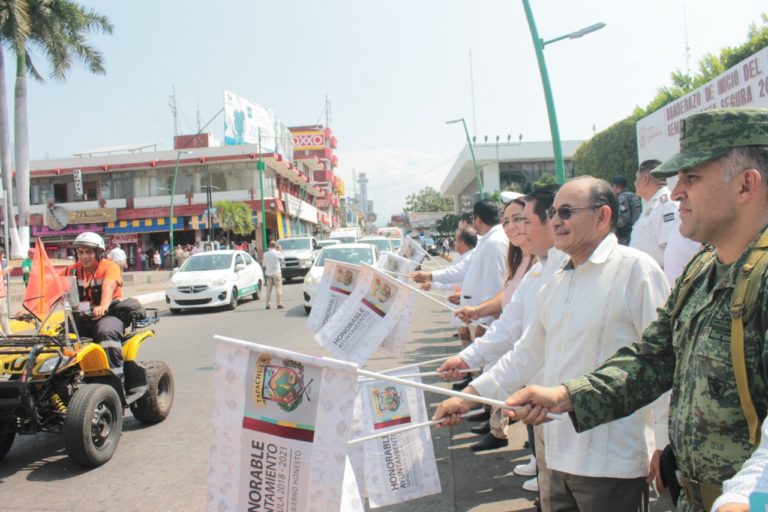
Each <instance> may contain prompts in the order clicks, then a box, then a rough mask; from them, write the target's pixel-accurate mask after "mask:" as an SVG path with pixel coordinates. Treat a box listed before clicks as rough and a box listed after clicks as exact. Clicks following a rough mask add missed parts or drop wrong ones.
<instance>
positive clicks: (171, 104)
mask: <svg viewBox="0 0 768 512" xmlns="http://www.w3.org/2000/svg"><path fill="white" fill-rule="evenodd" d="M168 106H169V107H170V108H171V114H173V136H174V137H177V136H178V135H179V109H178V108H177V107H176V86H175V85H172V86H171V95H170V96H169V97H168Z"/></svg>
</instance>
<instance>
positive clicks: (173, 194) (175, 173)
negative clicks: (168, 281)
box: [168, 151, 192, 269]
mask: <svg viewBox="0 0 768 512" xmlns="http://www.w3.org/2000/svg"><path fill="white" fill-rule="evenodd" d="M189 153H192V151H179V152H178V153H177V154H176V167H174V168H173V181H172V182H171V212H170V217H169V219H168V221H169V224H170V236H169V237H168V238H169V240H170V242H171V269H173V268H174V267H175V265H176V262H175V258H176V254H175V248H176V245H174V243H173V199H174V197H176V178H178V176H179V162H180V161H181V155H183V154H189Z"/></svg>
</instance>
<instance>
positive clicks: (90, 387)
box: [64, 384, 123, 467]
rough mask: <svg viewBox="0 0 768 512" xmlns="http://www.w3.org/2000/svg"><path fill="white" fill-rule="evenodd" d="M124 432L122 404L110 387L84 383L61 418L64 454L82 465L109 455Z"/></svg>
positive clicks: (92, 464)
mask: <svg viewBox="0 0 768 512" xmlns="http://www.w3.org/2000/svg"><path fill="white" fill-rule="evenodd" d="M122 431H123V406H122V404H121V403H120V397H119V396H117V391H115V389H114V388H113V387H112V386H108V385H106V384H86V385H84V386H82V387H81V388H80V389H78V390H77V391H76V392H75V394H74V396H73V397H72V400H71V401H70V403H69V410H68V411H67V416H66V417H65V418H64V446H65V448H66V449H67V454H68V455H69V456H70V458H72V460H74V461H75V462H78V463H80V464H82V465H84V466H90V467H96V466H101V465H102V464H104V463H105V462H107V461H109V459H111V458H112V455H113V454H114V453H115V450H116V449H117V443H118V442H119V441H120V434H121V433H122Z"/></svg>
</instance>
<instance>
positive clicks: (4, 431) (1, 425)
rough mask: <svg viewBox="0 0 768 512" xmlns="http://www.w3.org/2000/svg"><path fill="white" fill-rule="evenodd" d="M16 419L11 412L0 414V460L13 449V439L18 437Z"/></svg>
mask: <svg viewBox="0 0 768 512" xmlns="http://www.w3.org/2000/svg"><path fill="white" fill-rule="evenodd" d="M15 423H16V421H15V419H14V417H13V416H11V415H10V414H8V413H7V412H6V413H2V414H0V460H2V459H4V458H5V456H6V455H8V452H9V451H11V446H13V440H14V438H15V437H16V429H15V426H16V425H15Z"/></svg>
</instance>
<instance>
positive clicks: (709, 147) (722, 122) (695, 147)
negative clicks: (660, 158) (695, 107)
mask: <svg viewBox="0 0 768 512" xmlns="http://www.w3.org/2000/svg"><path fill="white" fill-rule="evenodd" d="M766 145H768V109H762V108H728V109H716V110H707V111H705V112H699V113H698V114H694V115H692V116H690V117H688V118H686V119H683V120H682V121H680V152H679V153H678V154H676V155H675V156H673V157H672V158H670V159H669V160H667V161H666V162H664V163H663V164H661V165H660V166H658V167H657V168H655V169H654V170H652V171H651V175H652V176H653V177H654V178H666V177H669V176H674V175H675V174H677V173H678V171H684V170H686V169H690V168H692V167H696V166H699V165H702V164H705V163H707V162H709V161H711V160H714V159H716V158H719V157H721V156H723V155H725V154H726V153H728V151H730V150H732V149H733V148H738V147H743V146H766Z"/></svg>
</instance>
